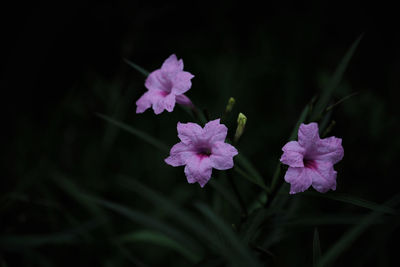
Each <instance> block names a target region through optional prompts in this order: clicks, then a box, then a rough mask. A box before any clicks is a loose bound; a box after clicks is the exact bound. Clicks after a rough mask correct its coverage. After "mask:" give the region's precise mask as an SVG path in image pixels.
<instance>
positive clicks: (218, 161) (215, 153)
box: [210, 142, 238, 170]
mask: <svg viewBox="0 0 400 267" xmlns="http://www.w3.org/2000/svg"><path fill="white" fill-rule="evenodd" d="M237 154H238V151H237V150H236V148H234V147H233V146H232V145H230V144H227V143H224V142H215V143H214V144H213V146H212V153H211V155H210V161H211V165H212V167H213V168H215V169H217V170H227V169H230V168H232V167H233V157H234V156H236V155H237Z"/></svg>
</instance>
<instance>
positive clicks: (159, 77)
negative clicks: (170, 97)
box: [144, 70, 172, 93]
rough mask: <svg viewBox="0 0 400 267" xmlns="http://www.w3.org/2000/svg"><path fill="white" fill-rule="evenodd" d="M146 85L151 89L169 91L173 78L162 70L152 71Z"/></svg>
mask: <svg viewBox="0 0 400 267" xmlns="http://www.w3.org/2000/svg"><path fill="white" fill-rule="evenodd" d="M144 85H145V86H146V88H147V89H149V90H161V91H165V92H168V93H169V92H171V88H172V82H171V80H170V79H169V78H168V77H167V76H166V75H165V74H164V73H163V72H162V71H161V70H155V71H153V72H152V73H150V74H149V76H148V77H147V79H146V82H145V83H144Z"/></svg>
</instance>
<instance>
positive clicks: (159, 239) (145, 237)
mask: <svg viewBox="0 0 400 267" xmlns="http://www.w3.org/2000/svg"><path fill="white" fill-rule="evenodd" d="M119 240H120V241H121V242H123V243H127V242H128V243H130V242H145V243H150V244H155V245H159V246H162V247H166V248H169V249H172V250H174V251H176V252H178V253H180V254H182V256H184V257H185V258H186V259H188V260H189V261H191V262H192V263H197V262H199V261H200V260H201V258H200V256H199V255H197V254H196V253H193V252H192V251H190V250H188V249H187V248H186V247H184V246H182V245H181V244H180V243H178V242H177V241H175V240H173V239H171V238H169V237H168V236H166V235H164V234H161V233H158V232H155V231H149V230H141V231H135V232H132V233H129V234H125V235H123V236H120V237H119Z"/></svg>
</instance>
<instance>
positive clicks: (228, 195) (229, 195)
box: [208, 179, 241, 211]
mask: <svg viewBox="0 0 400 267" xmlns="http://www.w3.org/2000/svg"><path fill="white" fill-rule="evenodd" d="M208 183H209V184H210V185H211V186H212V187H213V188H215V190H217V191H218V193H220V195H221V196H222V197H223V198H224V199H225V200H227V201H228V202H229V203H230V204H231V205H232V206H233V207H234V208H235V209H237V210H238V211H241V208H240V204H239V202H238V201H237V199H236V198H235V197H234V196H233V194H232V191H230V190H227V189H226V187H225V186H223V185H222V184H221V183H220V182H218V181H216V180H215V179H210V181H209V182H208Z"/></svg>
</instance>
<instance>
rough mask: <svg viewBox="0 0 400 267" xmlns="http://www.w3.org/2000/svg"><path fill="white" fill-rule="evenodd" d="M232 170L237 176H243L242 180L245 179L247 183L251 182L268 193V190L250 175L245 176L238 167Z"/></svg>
mask: <svg viewBox="0 0 400 267" xmlns="http://www.w3.org/2000/svg"><path fill="white" fill-rule="evenodd" d="M233 170H234V171H235V172H237V173H238V174H240V175H241V176H243V177H244V178H246V179H247V180H248V181H250V182H252V183H253V184H255V185H258V186H259V187H261V188H262V189H264V190H265V191H267V192H268V188H267V187H266V186H265V185H264V184H263V183H260V180H259V179H257V178H255V177H254V176H252V175H249V174H247V173H246V172H245V171H243V170H242V169H241V168H240V167H239V166H237V165H236V166H235V167H234V169H233Z"/></svg>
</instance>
